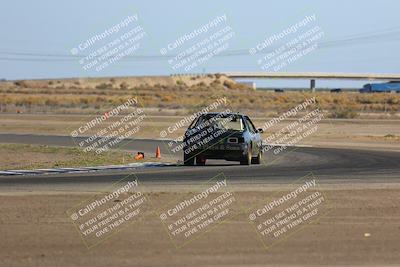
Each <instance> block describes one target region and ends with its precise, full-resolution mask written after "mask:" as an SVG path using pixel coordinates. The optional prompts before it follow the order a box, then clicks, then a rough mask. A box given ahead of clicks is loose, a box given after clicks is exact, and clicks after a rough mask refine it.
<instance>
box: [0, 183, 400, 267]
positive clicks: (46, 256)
mask: <svg viewBox="0 0 400 267" xmlns="http://www.w3.org/2000/svg"><path fill="white" fill-rule="evenodd" d="M349 186H350V185H349ZM333 187H334V186H333ZM357 187H359V186H355V188H353V189H351V190H350V189H346V188H343V187H341V186H338V187H335V188H334V189H333V188H330V185H327V186H324V189H323V193H324V194H325V195H326V196H327V198H328V199H329V203H331V204H332V211H331V212H330V213H329V214H328V215H326V216H324V217H322V218H321V219H319V220H318V221H314V222H312V223H311V224H309V225H307V226H306V227H304V228H302V229H301V230H300V231H298V232H297V233H296V234H294V235H292V236H290V237H289V238H287V239H286V240H284V241H283V242H280V243H279V244H277V245H275V246H273V247H271V248H270V249H268V250H265V249H264V247H263V245H262V243H261V242H260V240H259V237H258V236H257V234H256V232H255V229H254V227H253V226H252V225H251V224H250V223H249V220H248V218H247V217H246V216H244V215H239V216H236V217H235V218H232V219H229V220H227V221H225V222H224V223H222V224H220V225H218V226H217V227H216V228H214V229H213V230H211V231H209V232H207V233H205V234H204V235H202V236H201V237H200V238H198V239H196V240H194V241H193V242H191V243H189V244H188V245H187V246H185V247H183V248H180V249H177V248H175V247H174V245H173V243H172V242H171V240H170V238H169V237H168V234H167V233H166V231H165V229H164V228H163V226H162V224H161V222H160V219H159V217H158V216H156V215H155V214H152V213H149V214H148V216H147V217H146V219H145V220H143V221H141V222H140V221H138V222H134V223H132V224H130V225H128V226H127V227H125V228H124V229H123V230H121V231H120V232H119V233H117V234H115V235H114V236H112V237H111V238H110V239H108V240H106V241H104V242H103V243H101V244H100V245H98V246H96V247H94V248H92V249H90V250H88V249H87V248H86V247H85V245H84V244H83V243H82V240H81V237H80V236H79V234H78V232H77V230H76V229H75V227H74V226H73V224H72V222H71V220H70V219H69V218H68V217H67V216H66V213H65V211H66V210H67V209H69V208H71V207H72V206H74V205H76V204H77V203H79V202H81V201H82V200H85V199H87V198H88V197H89V195H87V194H76V193H75V194H68V193H63V194H57V193H48V194H46V195H35V194H33V195H32V193H31V194H30V195H20V194H15V195H13V194H10V193H8V194H7V195H4V194H2V195H1V196H0V203H1V204H0V211H1V214H3V215H2V216H1V220H0V224H1V225H0V226H1V227H0V236H1V239H2V242H0V248H1V249H0V265H1V266H39V265H40V266H55V265H57V266H76V265H80V266H81V265H86V266H155V265H157V266H188V265H190V266H265V265H266V264H267V263H268V265H280V266H289V265H291V266H292V265H296V266H321V265H324V266H341V265H346V266H348V265H362V266H378V265H379V266H388V265H397V264H399V263H400V250H399V246H398V240H399V239H400V231H399V230H400V228H399V224H398V222H399V219H400V211H399V209H398V208H396V204H397V203H399V201H400V189H399V188H400V187H399V184H396V185H395V186H394V188H392V189H390V188H382V187H381V188H376V186H375V185H371V186H369V185H368V184H365V185H363V186H362V188H357ZM181 193H182V192H181ZM273 193H276V192H274V190H272V191H271V190H268V191H262V190H261V191H260V190H258V191H241V192H235V196H237V197H238V198H240V201H241V204H242V205H243V206H251V205H253V204H254V201H260V200H263V199H266V198H268V197H269V196H271V194H273ZM150 196H151V197H152V198H153V199H155V200H157V199H159V200H161V199H162V198H165V197H172V198H177V197H179V194H178V193H168V192H166V193H160V192H158V193H150Z"/></svg>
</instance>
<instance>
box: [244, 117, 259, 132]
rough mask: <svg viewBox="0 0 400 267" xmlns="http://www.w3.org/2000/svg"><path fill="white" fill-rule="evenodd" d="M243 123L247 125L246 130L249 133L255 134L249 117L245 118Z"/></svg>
mask: <svg viewBox="0 0 400 267" xmlns="http://www.w3.org/2000/svg"><path fill="white" fill-rule="evenodd" d="M245 122H246V125H247V129H249V131H250V132H252V133H255V132H257V130H256V128H255V127H254V125H253V123H252V122H251V120H250V119H249V117H245Z"/></svg>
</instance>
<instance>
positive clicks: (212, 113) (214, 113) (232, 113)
mask: <svg viewBox="0 0 400 267" xmlns="http://www.w3.org/2000/svg"><path fill="white" fill-rule="evenodd" d="M221 113H224V112H223V111H221V112H207V113H203V114H201V115H200V116H204V115H218V114H221ZM225 114H226V115H237V116H240V117H247V115H244V114H242V113H239V112H237V113H234V112H229V113H225Z"/></svg>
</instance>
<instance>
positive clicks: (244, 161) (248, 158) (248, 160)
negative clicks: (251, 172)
mask: <svg viewBox="0 0 400 267" xmlns="http://www.w3.org/2000/svg"><path fill="white" fill-rule="evenodd" d="M251 159H252V155H251V150H249V151H247V154H246V155H245V156H244V157H243V158H242V159H241V160H240V165H251Z"/></svg>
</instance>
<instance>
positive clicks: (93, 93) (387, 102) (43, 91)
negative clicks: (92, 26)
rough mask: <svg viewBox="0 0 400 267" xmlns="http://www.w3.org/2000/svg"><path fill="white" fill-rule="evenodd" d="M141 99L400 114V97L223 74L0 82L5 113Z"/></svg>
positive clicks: (267, 110)
mask: <svg viewBox="0 0 400 267" xmlns="http://www.w3.org/2000/svg"><path fill="white" fill-rule="evenodd" d="M133 96H135V97H138V99H139V101H140V102H141V104H142V105H143V106H144V107H147V108H156V109H158V110H159V111H162V110H182V109H183V110H186V111H187V112H189V113H190V112H191V111H193V110H198V109H200V108H201V107H204V106H206V105H208V104H209V103H210V102H212V101H214V100H215V99H216V98H218V97H222V96H225V97H227V99H228V101H229V106H230V107H231V108H232V109H234V110H238V111H242V112H248V113H252V114H264V115H265V114H268V115H275V114H279V113H280V112H282V111H285V110H288V109H290V108H292V107H294V106H295V105H297V104H300V103H301V102H303V101H304V100H305V99H307V98H310V97H312V96H316V97H317V99H318V104H319V106H320V107H321V108H322V109H323V110H325V111H327V112H328V113H330V114H331V117H333V118H354V117H357V116H358V114H359V113H370V112H373V113H386V114H395V113H397V112H399V109H400V94H359V93H341V94H331V93H328V92H318V93H314V94H313V93H309V92H286V93H284V94H277V93H271V92H265V91H254V90H252V89H250V88H248V87H246V86H243V85H240V84H237V83H235V82H234V81H232V80H230V79H228V78H227V77H225V76H222V75H208V76H204V77H203V76H201V77H200V76H199V77H178V76H177V77H133V78H125V77H121V78H102V79H100V78H98V79H66V80H40V81H38V80H35V81H18V82H3V83H0V110H1V111H2V112H48V113H82V112H83V113H85V111H87V112H93V111H96V110H106V109H109V108H112V107H115V106H116V105H119V104H121V103H124V102H125V101H126V100H127V99H128V98H131V97H133Z"/></svg>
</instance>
